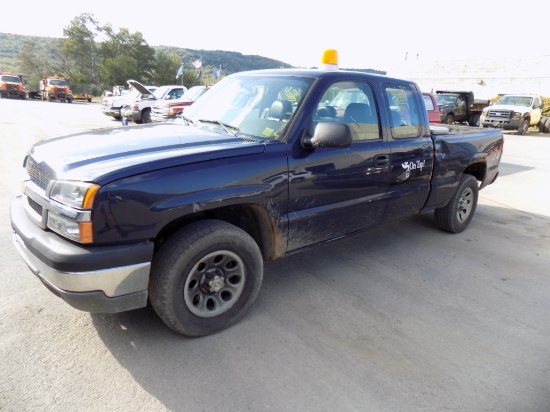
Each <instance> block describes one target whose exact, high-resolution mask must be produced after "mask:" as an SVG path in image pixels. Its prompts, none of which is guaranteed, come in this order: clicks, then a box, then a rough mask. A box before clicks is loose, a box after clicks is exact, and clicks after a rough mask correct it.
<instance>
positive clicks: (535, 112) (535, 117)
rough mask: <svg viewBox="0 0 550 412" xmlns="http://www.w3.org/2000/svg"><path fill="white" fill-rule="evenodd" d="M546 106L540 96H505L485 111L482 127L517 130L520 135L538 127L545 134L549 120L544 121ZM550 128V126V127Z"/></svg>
mask: <svg viewBox="0 0 550 412" xmlns="http://www.w3.org/2000/svg"><path fill="white" fill-rule="evenodd" d="M543 109H544V105H543V102H542V99H541V98H540V96H538V95H535V94H505V95H503V96H501V97H500V99H498V100H497V101H496V102H495V103H493V104H492V105H491V106H489V107H486V108H485V109H483V113H482V114H481V125H482V126H483V127H496V128H501V129H504V130H517V131H518V134H519V135H523V134H525V133H527V132H528V131H529V128H530V127H531V126H538V127H539V129H540V128H541V124H542V129H543V130H541V131H542V132H544V127H545V126H546V123H547V120H546V119H543V116H542V110H543ZM549 126H550V125H549Z"/></svg>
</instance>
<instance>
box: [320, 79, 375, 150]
mask: <svg viewBox="0 0 550 412" xmlns="http://www.w3.org/2000/svg"><path fill="white" fill-rule="evenodd" d="M321 121H338V122H342V123H347V124H348V125H349V127H350V129H351V133H352V137H353V140H354V141H363V140H375V139H380V126H379V122H378V110H377V107H376V101H375V100H374V95H373V93H372V88H371V86H370V84H368V83H366V82H337V83H334V84H332V85H331V86H330V87H329V88H328V89H327V91H326V92H325V93H324V95H323V97H321V100H320V101H319V103H318V105H317V110H316V112H315V115H314V122H321Z"/></svg>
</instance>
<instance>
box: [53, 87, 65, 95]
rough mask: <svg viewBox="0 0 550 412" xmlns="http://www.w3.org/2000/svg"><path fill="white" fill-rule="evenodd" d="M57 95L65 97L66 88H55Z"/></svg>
mask: <svg viewBox="0 0 550 412" xmlns="http://www.w3.org/2000/svg"><path fill="white" fill-rule="evenodd" d="M55 95H56V96H58V97H65V89H64V88H59V87H56V88H55Z"/></svg>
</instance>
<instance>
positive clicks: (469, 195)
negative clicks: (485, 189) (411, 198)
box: [434, 175, 479, 233]
mask: <svg viewBox="0 0 550 412" xmlns="http://www.w3.org/2000/svg"><path fill="white" fill-rule="evenodd" d="M478 193H479V187H478V185H477V180H476V178H475V177H474V176H472V175H462V176H461V178H460V182H459V184H458V187H457V189H456V192H455V194H454V195H453V197H452V198H451V200H450V202H449V203H448V204H447V206H445V207H442V208H440V209H436V210H435V212H434V218H435V224H436V226H437V227H438V228H440V229H442V230H445V231H446V232H451V233H460V232H462V231H463V230H464V229H466V228H467V227H468V225H469V224H470V221H471V220H472V218H473V217H474V213H475V210H476V206H477V198H478Z"/></svg>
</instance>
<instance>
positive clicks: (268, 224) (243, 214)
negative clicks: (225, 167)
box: [155, 204, 286, 260]
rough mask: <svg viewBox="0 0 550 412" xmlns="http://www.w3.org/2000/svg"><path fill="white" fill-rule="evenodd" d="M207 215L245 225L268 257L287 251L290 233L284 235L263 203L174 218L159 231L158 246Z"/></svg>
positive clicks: (209, 217) (244, 228) (156, 243)
mask: <svg viewBox="0 0 550 412" xmlns="http://www.w3.org/2000/svg"><path fill="white" fill-rule="evenodd" d="M204 219H216V220H223V221H225V222H228V223H231V224H232V225H235V226H237V227H239V228H241V229H243V230H244V231H245V232H247V233H248V234H249V235H250V236H251V237H252V238H253V239H254V240H255V242H256V243H257V244H258V247H259V248H260V250H261V252H262V256H263V258H264V259H265V260H268V259H275V258H277V257H280V256H282V254H284V252H285V251H286V237H283V238H282V237H281V236H280V233H279V231H278V229H277V227H276V225H275V223H274V222H273V219H272V218H271V215H270V214H269V212H268V211H267V210H265V209H264V208H263V207H261V206H258V205H253V204H242V205H232V206H226V207H221V208H218V209H212V210H207V211H203V212H198V213H195V214H192V215H187V216H183V217H181V218H180V219H177V220H175V221H173V222H170V223H169V224H168V225H166V226H165V227H164V228H163V229H162V230H161V231H160V232H159V234H158V235H157V237H156V239H155V250H156V249H158V247H159V246H160V245H161V244H162V243H163V242H164V240H166V239H167V238H169V237H170V236H171V235H172V234H173V233H174V232H175V231H176V230H179V229H181V228H182V227H184V226H186V225H188V224H189V223H191V222H195V221H197V220H204Z"/></svg>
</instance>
